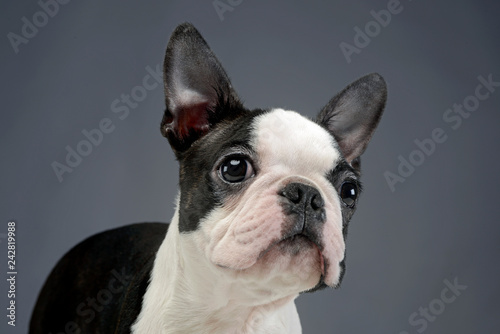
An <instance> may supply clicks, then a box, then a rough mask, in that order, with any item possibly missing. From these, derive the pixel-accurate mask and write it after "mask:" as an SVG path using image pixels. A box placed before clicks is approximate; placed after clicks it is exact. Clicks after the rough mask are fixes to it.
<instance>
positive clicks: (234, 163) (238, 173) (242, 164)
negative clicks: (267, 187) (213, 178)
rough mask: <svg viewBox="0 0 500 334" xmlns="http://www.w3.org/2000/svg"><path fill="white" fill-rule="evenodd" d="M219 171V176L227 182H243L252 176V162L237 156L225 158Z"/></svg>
mask: <svg viewBox="0 0 500 334" xmlns="http://www.w3.org/2000/svg"><path fill="white" fill-rule="evenodd" d="M219 173H220V177H221V178H222V179H223V180H224V181H226V182H229V183H239V182H243V181H245V180H247V179H249V178H251V177H253V176H254V171H253V167H252V164H251V163H250V162H248V160H246V159H244V158H242V157H238V156H232V157H228V158H226V160H224V161H223V162H222V164H221V166H220V168H219Z"/></svg>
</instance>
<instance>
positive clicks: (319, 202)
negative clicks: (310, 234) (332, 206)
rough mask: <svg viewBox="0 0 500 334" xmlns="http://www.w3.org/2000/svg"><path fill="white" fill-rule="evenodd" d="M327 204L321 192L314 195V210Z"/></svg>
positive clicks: (312, 204) (312, 205)
mask: <svg viewBox="0 0 500 334" xmlns="http://www.w3.org/2000/svg"><path fill="white" fill-rule="evenodd" d="M324 206H325V201H324V200H323V197H321V195H320V194H316V195H313V197H312V199H311V207H312V208H313V210H318V209H322V208H323V207H324Z"/></svg>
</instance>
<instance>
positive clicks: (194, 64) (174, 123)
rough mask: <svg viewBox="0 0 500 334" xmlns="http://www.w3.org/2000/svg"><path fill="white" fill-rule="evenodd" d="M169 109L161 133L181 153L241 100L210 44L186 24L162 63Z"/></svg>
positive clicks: (177, 31)
mask: <svg viewBox="0 0 500 334" xmlns="http://www.w3.org/2000/svg"><path fill="white" fill-rule="evenodd" d="M163 71H164V84H165V100H166V110H165V114H164V116H163V120H162V123H161V132H162V134H163V136H165V137H167V138H168V140H169V142H170V145H171V146H172V148H173V150H174V152H175V153H176V154H177V155H178V154H180V153H182V152H184V151H185V150H187V149H188V148H189V147H190V146H191V144H192V143H193V142H195V141H196V140H197V139H199V138H200V137H202V136H203V135H205V134H206V133H207V132H208V131H209V130H210V129H211V128H212V127H213V126H214V124H215V123H217V122H218V121H220V120H221V119H223V118H224V117H225V116H226V114H227V113H228V111H230V110H231V109H241V103H240V102H239V100H238V97H237V96H236V93H235V92H234V91H233V89H232V87H231V82H230V81H229V78H228V76H227V74H226V72H224V69H223V68H222V66H221V64H220V63H219V61H218V60H217V58H216V57H215V55H214V53H213V52H212V51H211V50H210V48H209V46H208V45H207V43H206V42H205V40H204V39H203V37H202V36H201V35H200V33H199V32H198V31H197V30H196V28H195V27H194V26H193V25H191V24H189V23H184V24H181V25H179V26H178V27H177V28H176V29H175V31H174V32H173V33H172V36H171V37H170V41H169V43H168V46H167V51H166V54H165V62H164V64H163Z"/></svg>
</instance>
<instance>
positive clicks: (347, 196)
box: [340, 182, 358, 208]
mask: <svg viewBox="0 0 500 334" xmlns="http://www.w3.org/2000/svg"><path fill="white" fill-rule="evenodd" d="M340 198H341V199H342V202H344V204H345V205H347V206H348V207H350V208H352V207H353V206H354V203H355V202H356V198H358V186H357V185H356V184H355V183H352V182H344V183H343V184H342V186H341V187H340Z"/></svg>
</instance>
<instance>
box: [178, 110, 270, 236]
mask: <svg viewBox="0 0 500 334" xmlns="http://www.w3.org/2000/svg"><path fill="white" fill-rule="evenodd" d="M266 112H268V110H261V109H256V110H253V111H249V110H236V111H234V112H233V113H231V115H237V116H236V117H237V119H232V120H228V119H227V118H225V119H224V120H221V121H220V122H219V123H217V124H216V126H214V128H213V130H211V131H210V132H209V133H207V134H206V135H205V136H204V137H203V139H202V140H199V141H196V142H194V143H193V145H191V147H190V148H189V149H188V150H187V151H185V152H184V153H182V156H181V158H180V160H179V161H180V172H179V180H180V181H179V185H180V189H181V198H180V207H179V231H180V232H181V233H187V232H192V231H195V230H197V229H198V227H199V223H200V220H201V219H203V218H204V217H206V216H207V215H208V214H209V213H210V212H211V211H212V210H214V209H215V208H217V207H221V206H222V205H223V204H224V202H225V199H226V198H227V197H228V196H231V195H236V194H237V193H240V192H241V191H243V189H242V187H245V185H242V184H238V185H229V184H225V183H224V182H221V180H218V179H217V175H216V169H217V166H216V164H217V161H218V160H220V158H221V156H222V155H224V153H225V152H228V151H230V150H231V149H233V148H235V149H238V148H241V149H244V152H246V154H250V155H251V157H250V159H251V160H254V161H255V162H257V160H258V157H257V155H256V152H255V151H254V148H253V147H251V144H250V143H251V142H252V130H253V120H254V118H255V117H256V116H259V115H262V114H264V113H266ZM256 165H257V163H256ZM255 167H257V166H255Z"/></svg>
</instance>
